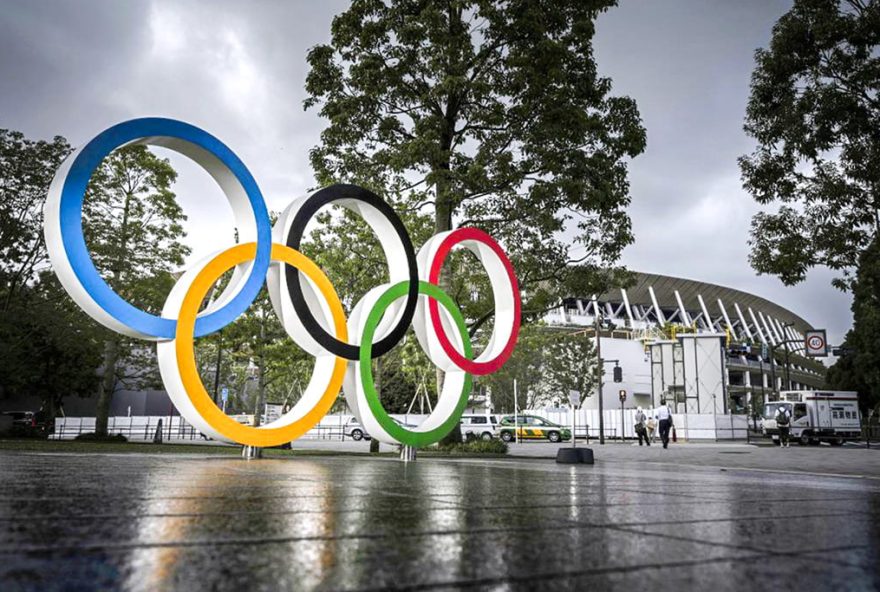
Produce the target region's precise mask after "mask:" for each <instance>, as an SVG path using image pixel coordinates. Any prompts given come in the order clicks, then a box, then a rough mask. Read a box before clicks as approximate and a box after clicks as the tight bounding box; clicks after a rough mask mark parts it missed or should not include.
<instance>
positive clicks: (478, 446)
mask: <svg viewBox="0 0 880 592" xmlns="http://www.w3.org/2000/svg"><path fill="white" fill-rule="evenodd" d="M439 449H440V450H442V451H444V452H450V453H452V454H507V444H506V443H504V442H502V441H501V440H498V439H492V440H473V441H471V442H457V443H452V444H444V445H441V446H440V448H439Z"/></svg>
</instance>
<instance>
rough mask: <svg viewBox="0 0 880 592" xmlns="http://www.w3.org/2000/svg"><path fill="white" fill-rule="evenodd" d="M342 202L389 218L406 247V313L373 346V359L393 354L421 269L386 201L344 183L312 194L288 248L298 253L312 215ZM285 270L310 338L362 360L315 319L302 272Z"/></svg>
mask: <svg viewBox="0 0 880 592" xmlns="http://www.w3.org/2000/svg"><path fill="white" fill-rule="evenodd" d="M342 199H351V200H355V201H361V202H364V203H365V204H367V205H370V206H372V207H374V208H375V209H376V210H377V211H379V212H380V213H381V214H382V215H383V216H385V217H386V218H387V219H388V221H389V222H390V223H391V225H392V226H393V227H394V230H395V231H397V237H398V238H399V239H400V243H401V245H402V246H403V251H404V253H405V254H406V260H407V265H408V267H409V290H408V291H407V295H406V303H405V305H404V307H403V314H402V315H401V317H400V320H399V321H398V323H397V325H395V327H394V329H392V330H391V331H390V332H389V333H388V335H386V336H385V337H384V338H382V339H380V340H379V341H378V342H376V343H375V344H374V345H373V350H372V355H371V357H373V358H378V357H379V356H383V355H385V354H386V353H388V352H389V351H391V349H392V348H393V347H394V346H395V345H397V344H398V343H399V342H400V340H401V339H403V337H404V335H406V331H407V329H408V328H409V326H410V323H411V322H412V320H413V316H414V315H415V312H416V304H417V303H418V298H419V269H418V265H417V263H416V253H415V250H414V249H413V244H412V241H411V240H410V237H409V233H408V232H407V231H406V228H405V227H404V225H403V222H402V221H401V219H400V217H399V216H398V215H397V213H396V212H395V211H394V210H393V209H392V207H391V206H390V205H388V203H387V202H386V201H385V200H383V199H382V198H380V197H379V196H378V195H376V194H375V193H373V192H372V191H370V190H368V189H364V188H363V187H359V186H357V185H347V184H341V183H339V184H335V185H330V186H329V187H325V188H324V189H321V190H320V191H318V192H316V193H315V194H313V195H312V196H311V197H309V198H308V199H307V200H306V201H305V203H303V205H302V206H301V207H300V209H299V211H298V212H297V213H296V216H295V217H294V219H293V222H292V223H291V225H290V231H289V232H288V234H287V246H288V247H290V248H292V249H296V250H297V251H299V248H300V243H301V241H302V235H303V232H304V231H305V227H306V224H307V223H308V221H309V220H310V219H311V218H312V216H314V215H315V213H316V212H317V211H318V210H319V209H321V207H323V206H325V205H327V204H329V203H332V202H334V201H339V200H342ZM284 269H285V276H286V278H287V291H288V293H289V294H290V301H291V302H292V303H293V308H294V310H295V311H296V314H297V315H299V318H300V321H301V322H302V324H303V327H304V328H305V330H306V331H308V333H309V335H311V336H312V339H314V340H315V341H317V342H318V343H319V344H321V347H323V348H324V349H326V350H327V351H329V352H330V353H332V354H334V355H337V356H339V357H342V358H345V359H347V360H357V359H358V358H359V357H360V346H358V345H351V344H349V343H345V342H343V341H340V340H338V339H336V338H335V337H334V336H332V335H330V334H329V333H327V331H325V330H324V328H323V327H322V326H321V325H320V324H319V323H318V321H317V320H316V319H315V316H314V315H313V314H312V311H311V310H310V309H309V305H308V304H307V303H306V300H305V297H304V295H303V291H302V285H301V284H300V278H299V272H298V271H297V270H296V269H295V268H294V267H293V266H290V265H287V266H285V268H284Z"/></svg>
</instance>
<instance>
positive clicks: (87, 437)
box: [74, 432, 128, 443]
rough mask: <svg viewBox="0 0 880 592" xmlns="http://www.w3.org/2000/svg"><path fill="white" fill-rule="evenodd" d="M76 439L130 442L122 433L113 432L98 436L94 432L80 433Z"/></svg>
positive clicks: (81, 440) (82, 440)
mask: <svg viewBox="0 0 880 592" xmlns="http://www.w3.org/2000/svg"><path fill="white" fill-rule="evenodd" d="M74 440H79V441H80V442H110V443H119V442H128V438H126V437H125V436H123V435H122V434H113V435H110V436H98V435H97V434H95V433H94V432H89V433H87V434H80V435H79V436H77V437H76V438H74Z"/></svg>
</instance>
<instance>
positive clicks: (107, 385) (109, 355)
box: [95, 339, 119, 436]
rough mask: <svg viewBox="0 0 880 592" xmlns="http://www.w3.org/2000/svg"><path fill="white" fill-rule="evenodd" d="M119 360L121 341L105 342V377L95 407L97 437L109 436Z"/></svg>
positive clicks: (111, 340) (99, 387)
mask: <svg viewBox="0 0 880 592" xmlns="http://www.w3.org/2000/svg"><path fill="white" fill-rule="evenodd" d="M118 359H119V339H108V340H107V341H105V342H104V376H103V377H102V378H101V381H100V382H99V383H98V401H97V403H96V405H95V435H96V436H106V435H107V418H108V417H109V415H110V402H111V401H112V400H113V391H114V390H115V388H116V362H117V360H118Z"/></svg>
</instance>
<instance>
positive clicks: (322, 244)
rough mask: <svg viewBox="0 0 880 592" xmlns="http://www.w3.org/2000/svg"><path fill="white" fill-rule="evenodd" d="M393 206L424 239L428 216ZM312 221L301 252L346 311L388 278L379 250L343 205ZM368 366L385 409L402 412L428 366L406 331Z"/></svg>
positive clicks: (418, 239)
mask: <svg viewBox="0 0 880 592" xmlns="http://www.w3.org/2000/svg"><path fill="white" fill-rule="evenodd" d="M397 206H398V208H397V211H398V213H399V215H400V216H401V220H402V221H403V223H404V225H405V226H406V228H407V230H408V232H409V234H410V238H411V239H412V241H413V244H414V245H419V244H421V243H423V242H425V241H426V240H427V239H428V238H429V237H430V236H431V231H432V225H431V220H430V218H428V217H427V216H425V215H423V214H421V213H419V212H418V211H417V210H416V209H414V208H412V207H409V206H408V205H407V204H406V203H404V202H400V201H398V203H397ZM317 222H318V225H317V227H316V228H315V230H314V231H312V233H311V234H310V235H309V236H308V238H307V240H305V241H304V242H303V245H302V251H303V253H304V254H305V255H306V256H308V257H309V258H311V259H312V260H313V261H315V263H317V264H318V266H319V267H320V268H321V269H322V270H324V272H325V273H326V274H327V276H328V277H329V279H330V282H331V283H332V284H333V286H334V287H335V288H336V292H337V294H338V295H339V298H340V300H341V301H342V306H343V308H344V309H345V312H346V314H349V313H351V311H352V309H353V308H354V306H355V305H356V304H357V302H358V301H359V300H360V299H361V297H363V295H364V294H366V293H367V292H368V291H369V290H370V289H372V288H374V287H375V286H377V285H380V284H382V283H386V282H388V281H389V276H388V263H387V261H386V259H385V254H384V252H383V251H382V247H381V244H380V243H379V241H378V240H377V238H376V237H375V236H374V235H373V233H372V231H371V230H370V227H369V225H368V224H367V223H366V222H365V221H364V220H362V219H361V218H360V217H359V216H358V215H356V214H354V213H353V212H351V211H350V210H348V209H344V208H335V209H330V210H328V211H323V212H320V213H319V214H318V217H317ZM349 337H351V336H349ZM372 364H373V379H374V383H375V384H374V386H375V388H376V391H377V392H378V393H379V399H380V401H381V402H382V405H383V406H384V407H385V409H386V411H388V412H389V413H402V412H404V411H406V409H407V407H408V406H409V403H410V402H411V401H412V399H413V397H414V395H415V393H416V389H418V388H419V385H420V382H421V378H422V373H423V372H424V370H425V368H426V367H427V366H429V362H428V360H427V356H425V355H424V353H422V352H421V351H420V348H419V347H418V345H417V342H416V339H415V335H414V333H413V332H412V330H410V331H408V332H407V334H406V336H405V339H404V341H403V342H402V343H401V344H400V345H398V346H397V347H395V348H394V349H393V350H392V351H390V352H388V354H386V355H384V356H382V357H379V358H376V359H374V360H373V361H372ZM429 390H430V394H432V395H435V396H436V387H435V385H430V386H429ZM371 451H376V452H378V441H376V440H373V441H372V443H371Z"/></svg>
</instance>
